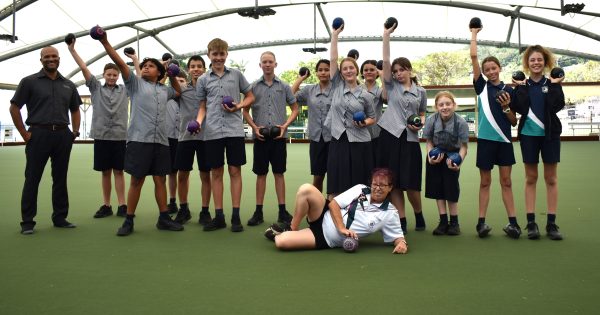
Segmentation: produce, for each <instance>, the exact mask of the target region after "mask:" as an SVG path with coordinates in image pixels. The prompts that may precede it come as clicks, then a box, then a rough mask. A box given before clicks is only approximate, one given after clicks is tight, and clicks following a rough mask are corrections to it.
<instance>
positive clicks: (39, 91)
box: [10, 70, 82, 126]
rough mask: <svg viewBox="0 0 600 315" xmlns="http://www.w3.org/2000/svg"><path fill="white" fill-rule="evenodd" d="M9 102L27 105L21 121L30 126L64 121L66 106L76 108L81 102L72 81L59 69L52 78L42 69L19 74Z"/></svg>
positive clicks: (67, 120)
mask: <svg viewBox="0 0 600 315" xmlns="http://www.w3.org/2000/svg"><path fill="white" fill-rule="evenodd" d="M10 102H11V103H14V104H16V105H17V106H18V107H19V108H22V107H23V105H27V120H25V124H27V125H30V126H31V125H32V124H45V125H68V124H69V113H68V112H69V110H71V111H72V112H73V111H77V110H78V109H79V105H81V103H82V102H81V97H79V92H77V88H76V87H75V84H74V83H73V82H71V81H70V80H67V79H66V78H65V77H63V76H62V75H61V74H60V72H59V73H58V77H57V78H56V80H52V79H50V78H49V77H48V76H47V75H46V73H45V72H44V70H40V72H38V73H34V74H32V75H30V76H27V77H25V78H23V79H22V80H21V82H19V86H18V87H17V91H16V92H15V95H14V96H13V98H12V99H11V100H10Z"/></svg>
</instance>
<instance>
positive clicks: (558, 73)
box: [550, 67, 565, 79]
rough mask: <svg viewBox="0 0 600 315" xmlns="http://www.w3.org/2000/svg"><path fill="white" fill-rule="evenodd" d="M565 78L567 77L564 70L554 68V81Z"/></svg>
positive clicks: (551, 75) (552, 75)
mask: <svg viewBox="0 0 600 315" xmlns="http://www.w3.org/2000/svg"><path fill="white" fill-rule="evenodd" d="M564 76H565V70H563V69H562V68H559V67H556V68H553V69H552V71H550V77H551V78H553V79H558V78H562V77H564Z"/></svg>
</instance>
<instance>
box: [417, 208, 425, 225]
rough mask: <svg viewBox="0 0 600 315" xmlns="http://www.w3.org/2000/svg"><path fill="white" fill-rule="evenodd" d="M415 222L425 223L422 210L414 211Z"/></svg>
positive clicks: (418, 223)
mask: <svg viewBox="0 0 600 315" xmlns="http://www.w3.org/2000/svg"><path fill="white" fill-rule="evenodd" d="M415 224H416V225H417V226H423V225H425V218H424V217H423V211H420V212H415Z"/></svg>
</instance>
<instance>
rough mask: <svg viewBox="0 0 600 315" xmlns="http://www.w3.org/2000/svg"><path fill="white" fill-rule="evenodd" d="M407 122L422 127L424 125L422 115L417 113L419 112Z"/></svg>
mask: <svg viewBox="0 0 600 315" xmlns="http://www.w3.org/2000/svg"><path fill="white" fill-rule="evenodd" d="M406 122H407V123H408V124H409V125H411V126H415V127H417V128H418V127H421V126H422V125H423V121H422V120H421V116H419V115H417V114H412V115H410V116H409V117H408V119H407V120H406Z"/></svg>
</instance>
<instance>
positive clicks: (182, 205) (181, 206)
mask: <svg viewBox="0 0 600 315" xmlns="http://www.w3.org/2000/svg"><path fill="white" fill-rule="evenodd" d="M179 210H183V211H187V212H190V208H189V207H188V204H187V202H186V203H181V204H179Z"/></svg>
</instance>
